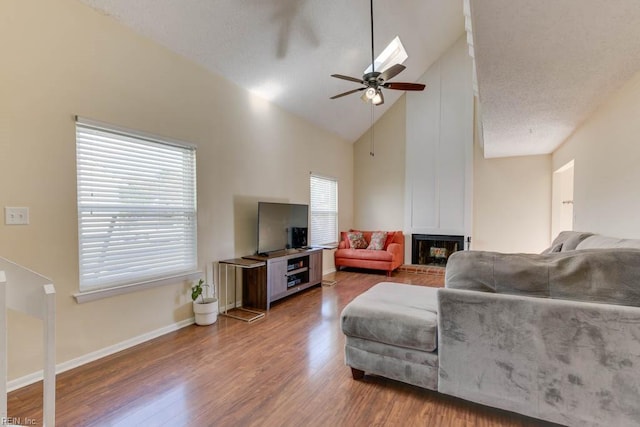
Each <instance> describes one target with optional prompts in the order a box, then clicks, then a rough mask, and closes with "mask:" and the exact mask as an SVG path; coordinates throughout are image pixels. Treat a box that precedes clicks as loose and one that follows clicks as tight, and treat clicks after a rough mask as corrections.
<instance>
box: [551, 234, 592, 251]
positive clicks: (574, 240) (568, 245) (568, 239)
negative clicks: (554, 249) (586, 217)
mask: <svg viewBox="0 0 640 427" xmlns="http://www.w3.org/2000/svg"><path fill="white" fill-rule="evenodd" d="M589 236H593V233H586V232H582V231H563V232H562V233H560V234H559V235H558V237H556V239H555V240H554V241H553V242H554V243H557V242H558V240H560V239H564V241H563V243H562V249H561V252H567V251H573V250H575V249H576V248H577V247H578V245H579V244H580V242H582V241H583V240H584V239H586V238H587V237H589Z"/></svg>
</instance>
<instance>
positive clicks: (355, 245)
mask: <svg viewBox="0 0 640 427" xmlns="http://www.w3.org/2000/svg"><path fill="white" fill-rule="evenodd" d="M347 238H348V239H349V246H351V249H365V248H366V247H367V241H366V240H365V239H364V235H363V234H362V232H361V231H350V232H348V233H347Z"/></svg>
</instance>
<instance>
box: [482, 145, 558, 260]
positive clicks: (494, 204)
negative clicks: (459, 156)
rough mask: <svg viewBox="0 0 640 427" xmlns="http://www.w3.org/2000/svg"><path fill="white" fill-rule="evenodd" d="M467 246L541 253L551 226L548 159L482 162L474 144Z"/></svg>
mask: <svg viewBox="0 0 640 427" xmlns="http://www.w3.org/2000/svg"><path fill="white" fill-rule="evenodd" d="M473 189H474V192H473V235H472V240H471V248H472V249H475V250H485V251H498V252H541V251H542V250H544V249H545V248H546V247H548V246H549V241H550V240H549V232H550V227H551V156H550V155H543V156H526V157H508V158H499V159H485V158H484V156H483V154H482V151H481V148H480V146H479V145H478V144H477V143H476V144H474V164H473Z"/></svg>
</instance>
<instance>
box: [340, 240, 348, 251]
mask: <svg viewBox="0 0 640 427" xmlns="http://www.w3.org/2000/svg"><path fill="white" fill-rule="evenodd" d="M338 249H347V244H346V243H345V242H344V241H343V240H340V242H339V243H338Z"/></svg>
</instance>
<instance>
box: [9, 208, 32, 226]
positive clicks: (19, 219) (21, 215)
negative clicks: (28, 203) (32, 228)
mask: <svg viewBox="0 0 640 427" xmlns="http://www.w3.org/2000/svg"><path fill="white" fill-rule="evenodd" d="M4 223H5V224H6V225H27V224H29V208H11V207H6V206H5V208H4Z"/></svg>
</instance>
